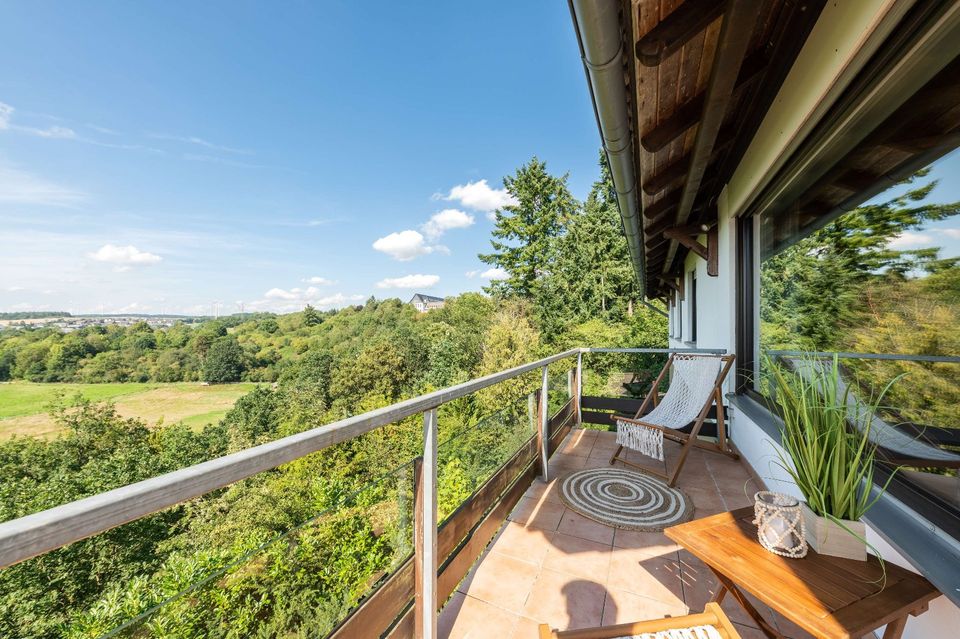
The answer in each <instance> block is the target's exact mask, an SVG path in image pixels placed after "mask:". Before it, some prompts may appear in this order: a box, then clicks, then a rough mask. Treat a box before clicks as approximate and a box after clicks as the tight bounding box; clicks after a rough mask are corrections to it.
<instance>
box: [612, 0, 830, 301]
mask: <svg viewBox="0 0 960 639" xmlns="http://www.w3.org/2000/svg"><path fill="white" fill-rule="evenodd" d="M737 1H740V2H746V0H729V2H723V1H718V0H686V1H685V2H680V1H679V0H624V9H623V15H624V18H625V25H624V27H625V31H626V32H627V33H629V34H632V36H631V37H632V39H633V42H632V43H633V46H632V47H630V48H629V49H630V53H631V54H632V57H633V59H632V60H630V61H629V64H628V69H632V73H630V74H628V78H627V81H628V83H629V84H630V85H631V86H630V87H629V95H630V96H631V97H632V98H633V100H634V103H633V105H632V107H631V108H632V109H633V113H632V116H633V121H634V127H633V128H634V136H635V144H634V148H635V153H636V158H635V163H636V165H637V167H638V173H639V177H640V185H641V202H642V207H641V208H642V211H643V220H642V221H643V229H644V249H645V254H646V255H645V270H646V281H647V287H646V288H647V295H648V296H649V297H663V296H665V295H666V294H667V291H668V290H669V287H668V286H667V285H666V283H665V282H664V280H665V279H666V280H669V279H672V278H675V277H677V276H678V275H679V269H680V268H682V264H683V259H684V257H685V256H686V253H687V249H686V248H684V247H682V246H680V245H678V244H677V243H675V242H672V241H671V240H669V239H667V238H666V237H664V235H663V232H664V231H666V230H668V229H670V228H671V227H673V226H676V225H677V224H678V222H683V223H684V224H686V225H689V224H696V225H701V224H704V225H711V224H713V223H715V220H716V199H717V196H718V195H719V191H720V189H721V188H722V186H723V184H725V183H726V182H727V181H728V179H729V177H730V175H731V174H732V172H733V170H734V168H736V165H737V163H738V162H739V159H740V157H741V156H742V155H743V153H744V152H745V151H746V148H747V146H748V145H749V143H750V139H751V138H752V134H753V132H754V131H755V130H756V128H757V126H758V125H759V123H760V121H761V120H762V118H763V115H764V114H765V113H766V111H767V108H768V107H769V105H770V103H771V102H772V100H773V98H774V96H775V95H776V93H777V90H778V89H779V87H780V85H781V83H782V82H783V79H784V77H785V76H786V73H787V72H788V71H789V69H790V66H791V65H792V63H793V61H794V59H795V58H796V55H797V53H798V52H799V50H800V47H801V46H802V45H803V43H804V41H805V40H806V38H807V35H808V34H809V32H810V29H811V28H812V26H813V24H814V22H816V19H817V17H818V16H819V14H820V10H821V9H822V8H823V5H824V4H825V1H824V0H756V1H753V2H748V3H747V4H748V6H749V8H750V9H751V10H750V11H749V13H750V14H751V16H753V15H755V16H756V22H755V24H753V25H752V31H750V30H749V27H750V25H747V28H748V30H746V31H744V30H743V29H741V33H746V34H748V35H749V43H748V45H747V47H746V51H745V53H744V55H743V56H742V57H740V56H737V58H738V62H737V64H736V65H735V68H732V71H729V72H730V73H733V74H735V75H733V76H730V77H729V80H730V81H729V82H727V83H726V84H727V85H728V86H730V87H733V88H732V92H731V93H729V95H726V96H720V97H721V98H725V99H727V100H728V102H726V111H725V112H724V113H723V117H722V125H721V126H720V128H719V131H718V132H717V133H716V136H715V141H714V142H713V144H712V145H707V146H708V149H709V163H708V164H707V168H706V170H705V171H704V173H703V177H702V180H700V181H699V185H698V187H697V188H696V190H695V197H694V198H693V205H692V207H691V208H690V211H689V216H688V217H687V218H686V219H685V220H684V219H682V217H681V219H680V220H678V213H679V212H680V211H679V208H680V207H679V205H680V202H681V197H682V194H683V191H684V187H685V184H686V182H687V180H688V177H689V176H690V165H691V161H692V160H693V159H694V158H693V157H692V156H693V155H694V154H693V149H694V147H695V141H696V139H697V133H698V127H699V124H700V122H701V120H702V119H703V117H704V114H705V113H707V109H709V108H711V105H713V106H715V105H716V103H717V98H718V96H717V95H716V93H717V91H713V92H712V94H711V86H710V85H711V77H712V74H713V72H714V70H713V62H714V59H715V58H716V57H717V52H718V48H719V47H721V46H724V45H725V43H722V42H721V37H722V35H723V34H722V31H723V14H724V12H725V11H729V10H730V5H731V3H732V2H737ZM754 7H755V9H754ZM731 24H733V23H731ZM728 58H729V56H728ZM631 75H632V77H629V76H631ZM734 78H735V82H734V81H733V80H734ZM714 82H716V81H714ZM717 84H718V85H719V84H721V83H719V82H717ZM704 157H706V156H704ZM702 159H703V158H702ZM671 244H672V246H671Z"/></svg>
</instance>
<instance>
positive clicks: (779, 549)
mask: <svg viewBox="0 0 960 639" xmlns="http://www.w3.org/2000/svg"><path fill="white" fill-rule="evenodd" d="M753 499H754V505H753V513H754V520H753V523H754V524H756V526H757V538H758V539H759V540H760V545H761V546H763V547H764V548H766V549H767V550H769V551H770V552H772V553H773V554H775V555H780V556H781V557H790V558H792V559H799V558H801V557H806V555H807V540H806V535H805V534H804V533H805V531H804V525H803V512H802V509H801V506H800V502H799V501H798V500H797V499H794V498H793V497H791V496H789V495H784V494H782V493H773V492H769V491H765V490H762V491H760V492H758V493H757V494H756V495H754V497H753Z"/></svg>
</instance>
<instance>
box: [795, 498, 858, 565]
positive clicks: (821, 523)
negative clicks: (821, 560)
mask: <svg viewBox="0 0 960 639" xmlns="http://www.w3.org/2000/svg"><path fill="white" fill-rule="evenodd" d="M841 521H842V523H843V525H842V526H841V525H840V524H838V523H836V522H834V521H832V520H830V519H827V518H826V517H821V516H819V515H817V514H816V513H814V512H813V511H812V510H810V507H809V506H807V504H806V503H804V504H803V525H804V527H805V529H806V530H805V532H806V534H805V537H806V539H807V543H808V544H809V545H810V547H811V548H813V549H814V550H815V551H817V553H818V554H820V555H830V556H831V557H843V558H844V559H856V560H858V561H866V560H867V543H866V538H867V526H866V524H864V523H863V522H862V521H848V520H841Z"/></svg>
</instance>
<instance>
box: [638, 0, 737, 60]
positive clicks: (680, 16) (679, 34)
mask: <svg viewBox="0 0 960 639" xmlns="http://www.w3.org/2000/svg"><path fill="white" fill-rule="evenodd" d="M725 4H726V3H725V2H724V1H723V0H686V2H684V3H683V4H681V5H680V6H679V7H677V8H676V9H674V10H673V12H671V13H670V15H668V16H667V17H666V18H664V19H663V20H661V21H660V22H659V23H658V24H657V26H655V27H654V28H653V29H651V30H650V31H649V32H648V33H647V34H646V35H644V36H643V37H642V38H640V39H639V40H638V41H637V47H636V53H637V59H638V60H640V64H642V65H644V66H647V67H655V66H657V65H659V64H660V63H661V62H663V60H664V59H665V58H666V57H667V56H669V55H670V54H671V53H673V52H675V51H677V50H679V49H680V48H681V47H682V46H683V45H684V44H686V43H687V42H688V41H690V40H691V39H692V38H693V37H694V36H696V35H697V34H698V33H700V32H701V31H703V30H704V29H706V28H707V26H709V25H710V23H711V22H713V21H714V20H716V19H717V18H719V17H720V15H721V14H722V13H723V7H724V5H725ZM639 10H640V9H639V7H638V8H637V11H639Z"/></svg>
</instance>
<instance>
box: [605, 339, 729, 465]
mask: <svg viewBox="0 0 960 639" xmlns="http://www.w3.org/2000/svg"><path fill="white" fill-rule="evenodd" d="M721 363H722V362H721V360H720V358H719V357H703V356H699V357H696V356H686V357H676V358H675V359H674V360H673V369H672V371H671V376H670V387H669V388H668V389H667V392H666V394H665V395H664V396H663V399H661V400H660V403H659V404H657V406H656V408H654V409H653V410H652V411H650V412H649V413H647V414H646V415H644V416H642V417H641V419H642V420H643V421H645V422H647V423H649V424H656V425H657V426H662V427H664V428H670V429H674V430H676V429H678V428H683V427H684V426H686V425H687V424H689V423H690V422H692V421H693V420H695V419H696V418H697V416H698V415H699V414H700V411H701V410H702V409H703V405H704V404H705V403H706V402H707V400H708V399H709V398H710V393H712V392H713V389H714V386H715V385H716V383H717V375H719V374H720V365H721ZM617 444H618V445H620V446H623V447H625V448H629V449H631V450H635V451H637V452H639V453H640V454H642V455H646V456H647V457H652V458H654V459H657V460H660V461H663V431H660V430H658V429H656V428H648V427H646V426H641V425H639V424H632V423H630V422H625V421H620V420H617Z"/></svg>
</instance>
